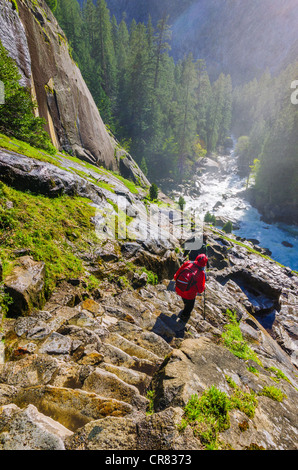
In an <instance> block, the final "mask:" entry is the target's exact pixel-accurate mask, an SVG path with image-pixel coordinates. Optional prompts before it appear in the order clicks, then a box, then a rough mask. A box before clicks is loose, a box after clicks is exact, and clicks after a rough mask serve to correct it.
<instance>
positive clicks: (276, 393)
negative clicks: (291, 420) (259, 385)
mask: <svg viewBox="0 0 298 470" xmlns="http://www.w3.org/2000/svg"><path fill="white" fill-rule="evenodd" d="M258 395H260V396H261V395H263V396H264V397H268V398H271V399H272V400H275V401H279V402H281V401H283V399H284V398H287V395H286V394H285V393H283V392H282V391H281V390H280V389H279V388H276V387H273V386H266V387H264V388H263V389H262V390H261V391H260V392H259V393H258Z"/></svg>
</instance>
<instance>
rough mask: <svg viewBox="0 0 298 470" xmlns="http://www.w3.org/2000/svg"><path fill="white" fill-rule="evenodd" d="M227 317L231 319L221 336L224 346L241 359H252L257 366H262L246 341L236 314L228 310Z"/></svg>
mask: <svg viewBox="0 0 298 470" xmlns="http://www.w3.org/2000/svg"><path fill="white" fill-rule="evenodd" d="M226 315H227V316H228V318H229V323H228V324H227V325H225V327H224V331H223V333H222V335H221V340H222V343H223V344H224V346H225V347H227V348H228V349H229V351H231V352H232V353H233V354H234V355H235V356H237V357H239V358H240V359H244V360H249V359H251V360H253V361H255V362H256V363H257V364H259V365H262V363H261V361H260V360H259V358H258V356H257V355H256V353H255V352H254V351H253V350H252V349H251V348H250V347H249V345H248V344H247V342H246V341H245V340H244V338H243V335H242V332H241V329H240V326H239V323H238V321H237V319H236V314H235V313H234V312H231V311H230V310H229V309H228V310H227V312H226Z"/></svg>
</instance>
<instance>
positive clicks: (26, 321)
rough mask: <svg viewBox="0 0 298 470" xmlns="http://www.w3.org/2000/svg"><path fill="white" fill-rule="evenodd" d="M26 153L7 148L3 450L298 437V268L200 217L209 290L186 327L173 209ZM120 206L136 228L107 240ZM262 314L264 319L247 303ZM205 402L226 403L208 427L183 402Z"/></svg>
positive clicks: (68, 161) (64, 163)
mask: <svg viewBox="0 0 298 470" xmlns="http://www.w3.org/2000/svg"><path fill="white" fill-rule="evenodd" d="M27 153H28V156H24V155H23V156H22V155H21V154H16V153H15V152H12V151H9V150H7V149H2V150H1V152H0V174H1V180H2V181H3V183H1V203H0V204H1V214H2V216H1V226H0V237H1V240H2V249H1V258H2V265H3V269H1V276H3V277H4V279H3V285H4V286H5V289H6V292H8V293H9V294H10V296H11V298H12V299H13V303H12V304H10V305H9V310H8V314H7V315H6V317H5V316H4V317H3V318H2V328H1V333H0V335H1V339H2V341H1V343H0V344H1V349H0V352H1V354H0V357H1V364H0V448H1V449H3V450H6V449H15V450H21V449H25V448H26V449H33V450H37V449H41V450H58V449H59V450H64V449H69V450H71V449H80V450H140V449H142V450H151V451H152V450H200V449H206V448H215V449H216V448H219V449H239V450H245V449H280V450H281V449H296V448H297V441H296V435H297V429H298V423H297V413H296V406H297V396H298V395H297V385H298V384H297V351H296V349H295V348H296V343H297V341H295V338H296V339H297V332H296V329H295V328H296V327H295V325H296V318H295V311H297V283H298V278H297V275H296V274H294V273H292V272H291V271H290V270H289V269H288V268H284V267H282V266H279V265H278V264H277V263H275V262H273V261H272V260H270V258H268V257H267V256H266V255H264V254H263V253H262V252H260V251H257V249H256V248H255V247H254V246H253V245H252V244H251V243H248V242H246V241H242V242H241V243H240V242H239V241H238V240H237V239H236V238H235V237H234V236H233V235H231V236H230V237H229V238H227V236H226V234H224V232H221V231H220V230H217V229H215V228H213V227H205V231H206V233H207V234H208V243H209V253H208V255H209V260H210V268H209V272H208V277H209V280H208V283H207V284H208V285H207V291H206V298H205V302H204V298H203V297H200V298H199V297H198V298H197V301H196V307H195V309H194V311H193V313H192V315H191V318H190V320H189V322H188V323H186V324H185V323H183V322H182V321H181V320H180V318H179V312H180V311H181V307H182V302H181V299H180V298H179V297H178V296H177V295H176V293H175V292H173V291H172V290H171V289H170V288H169V281H170V280H171V279H172V278H173V274H174V273H175V271H176V270H177V268H178V266H179V265H180V263H181V262H182V260H183V256H182V252H181V246H180V241H179V238H180V237H179V233H181V232H180V230H181V227H180V224H181V221H180V218H179V211H177V209H176V207H175V206H173V205H171V204H170V203H169V202H167V203H164V204H159V205H156V204H153V205H152V207H151V204H150V203H149V201H147V202H146V199H145V197H146V193H145V192H144V189H143V188H137V187H134V186H131V183H130V182H128V181H125V180H119V177H117V176H116V175H115V174H112V173H110V172H108V171H107V170H101V169H98V168H97V167H96V166H92V165H90V164H87V163H84V162H81V161H79V160H78V159H74V158H71V157H67V156H65V155H62V154H61V155H60V154H59V155H57V156H56V157H55V158H54V159H52V160H51V161H49V160H50V159H51V158H52V157H50V156H48V157H46V156H45V155H44V154H41V155H36V154H35V155H34V158H33V156H30V154H29V151H28V152H27ZM4 183H5V184H4ZM30 189H31V191H30ZM24 191H25V192H24ZM123 198H124V199H125V201H126V203H127V205H126V209H125V212H124V215H123V216H121V214H123V212H122V211H123V204H122V203H123ZM84 201H85V202H84ZM145 202H146V204H145ZM88 207H89V209H88ZM45 208H47V209H45ZM150 208H151V209H154V211H155V214H157V217H156V218H155V220H156V221H158V223H157V225H154V224H153V225H152V220H151V223H150V225H148V221H149V220H150V219H148V210H149V209H150ZM63 211H64V212H63ZM170 211H172V213H173V212H174V217H173V218H172V223H171V224H166V220H168V222H169V220H170ZM113 214H114V215H117V220H118V222H119V220H120V219H122V222H123V221H125V225H126V227H129V234H128V235H126V234H125V236H123V235H121V234H122V232H121V230H120V231H119V230H118V231H117V235H118V236H117V237H113V232H111V231H110V230H111V228H112V227H113V226H112V224H111V221H112V220H113ZM78 217H79V219H77V218H78ZM103 221H104V224H103V223H102V222H103ZM162 221H163V222H162ZM36 224H37V225H36ZM38 224H39V226H40V228H39V229H36V227H37V226H38ZM103 225H104V226H105V227H106V230H102V228H103ZM140 226H141V227H142V229H141V230H140ZM150 227H151V231H150V230H149V231H148V229H149V228H150ZM158 228H160V229H162V230H161V231H159V230H158ZM148 233H149V236H148ZM103 234H104V235H105V237H102V235H103ZM158 234H162V236H158ZM49 243H50V245H49ZM48 246H49V249H48V248H47V247H48ZM58 250H59V251H58ZM258 250H259V248H258ZM65 260H66V261H69V262H71V265H70V264H69V262H68V263H65V262H64V261H65ZM65 265H66V268H65ZM49 287H51V289H49ZM233 312H234V313H233ZM268 312H269V313H270V312H271V313H272V312H275V313H274V317H275V319H274V322H273V324H272V325H271V326H270V329H268V331H267V330H265V329H264V327H262V326H261V324H260V323H259V322H258V321H257V320H256V319H255V317H254V315H256V314H257V315H258V316H262V315H263V316H264V315H266V314H268ZM2 314H3V311H2ZM196 397H197V398H196ZM206 399H208V400H211V402H212V401H213V403H214V405H215V406H216V403H218V400H221V403H222V404H223V403H225V405H224V406H223V408H222V409H221V414H220V417H219V416H217V418H218V421H217V424H216V425H215V424H214V415H213V413H214V411H212V407H211V408H210V410H209V411H205V414H204V415H203V422H204V423H205V424H204V426H203V427H201V424H200V415H199V414H197V421H194V420H192V419H190V415H189V414H188V411H187V410H189V411H190V410H191V408H189V407H190V406H194V407H195V409H196V407H198V408H197V413H199V410H200V405H199V403H200V400H206ZM214 400H215V401H214ZM187 405H188V406H187ZM201 418H202V416H201ZM212 423H213V425H212ZM220 423H221V424H220Z"/></svg>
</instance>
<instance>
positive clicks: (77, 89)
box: [18, 0, 116, 169]
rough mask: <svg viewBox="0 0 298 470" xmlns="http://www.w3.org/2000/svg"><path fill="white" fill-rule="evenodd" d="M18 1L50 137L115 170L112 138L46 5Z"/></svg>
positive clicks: (80, 154)
mask: <svg viewBox="0 0 298 470" xmlns="http://www.w3.org/2000/svg"><path fill="white" fill-rule="evenodd" d="M18 6H19V14H20V20H21V22H22V23H23V25H24V28H25V31H26V36H27V41H28V48H29V52H30V57H31V70H32V78H31V79H32V86H33V87H34V90H35V93H36V99H37V103H38V110H39V114H40V116H42V117H44V118H45V119H46V121H47V123H48V129H47V130H48V132H49V134H50V135H51V137H52V140H53V142H54V143H55V144H56V146H57V147H58V148H60V149H64V150H66V151H72V152H73V153H74V154H75V155H76V156H78V157H79V158H82V159H85V160H88V161H90V162H92V163H96V164H101V165H104V166H105V167H107V168H110V169H116V162H115V157H114V147H113V144H112V141H111V139H110V137H109V135H108V133H107V131H106V129H105V126H104V124H103V122H102V120H101V117H100V115H99V112H98V109H97V107H96V106H95V103H94V101H93V99H92V96H91V94H90V92H89V90H88V88H87V86H86V84H85V82H84V80H83V78H82V76H81V73H80V71H79V69H78V67H77V66H76V64H75V63H74V61H73V60H72V59H71V57H70V54H69V50H68V44H67V41H66V38H65V35H64V33H63V31H62V30H61V28H60V27H59V25H58V23H57V21H56V20H55V18H54V16H53V14H52V12H51V10H50V9H49V7H48V6H47V4H46V2H44V1H40V2H39V3H37V2H34V3H32V2H31V1H27V0H20V1H19V2H18Z"/></svg>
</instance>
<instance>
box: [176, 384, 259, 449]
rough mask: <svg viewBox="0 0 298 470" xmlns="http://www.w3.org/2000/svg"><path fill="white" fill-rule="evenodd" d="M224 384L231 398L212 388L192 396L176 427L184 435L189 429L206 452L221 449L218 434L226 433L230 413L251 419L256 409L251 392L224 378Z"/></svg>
mask: <svg viewBox="0 0 298 470" xmlns="http://www.w3.org/2000/svg"><path fill="white" fill-rule="evenodd" d="M226 380H227V382H228V384H229V385H230V387H231V389H232V394H231V396H229V395H227V394H226V393H225V392H222V391H221V390H219V389H217V388H216V387H215V386H214V385H213V386H212V387H210V388H209V389H207V390H205V392H204V393H203V395H202V396H201V397H198V395H197V394H195V395H192V396H191V398H190V400H189V401H188V403H187V404H186V406H185V408H184V416H183V419H182V422H181V424H180V425H179V426H178V429H179V430H180V431H183V430H184V429H185V428H186V426H188V425H190V426H191V427H192V429H193V432H194V435H195V436H196V437H197V438H198V439H199V440H200V442H201V444H202V445H203V446H204V447H205V448H206V449H207V450H218V449H220V448H223V445H222V443H221V442H220V439H219V433H220V432H222V431H225V430H226V429H229V427H230V415H229V412H230V411H231V410H233V409H238V410H240V411H242V412H243V413H245V414H246V415H247V416H248V417H249V418H252V417H253V416H254V414H255V409H256V407H257V405H258V401H257V398H256V395H255V393H254V392H252V391H251V392H243V391H242V390H241V389H240V388H239V387H238V386H237V385H236V384H235V383H234V382H233V380H232V379H231V378H230V377H227V376H226Z"/></svg>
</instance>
